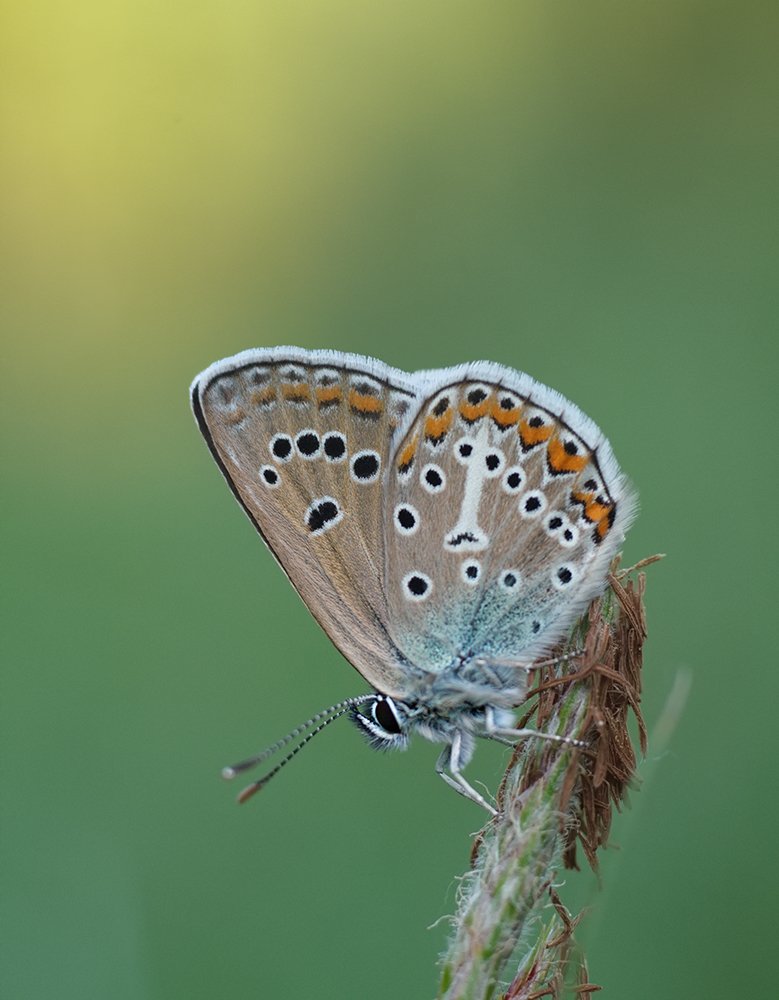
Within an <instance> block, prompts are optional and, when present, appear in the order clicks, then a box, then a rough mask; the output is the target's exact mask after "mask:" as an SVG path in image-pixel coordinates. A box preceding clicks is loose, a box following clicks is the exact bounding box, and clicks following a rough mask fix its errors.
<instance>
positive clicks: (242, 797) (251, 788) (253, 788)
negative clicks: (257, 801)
mask: <svg viewBox="0 0 779 1000" xmlns="http://www.w3.org/2000/svg"><path fill="white" fill-rule="evenodd" d="M263 784H264V782H262V781H255V782H254V783H253V784H251V785H247V787H246V788H244V790H243V791H242V792H241V793H240V794H239V795H238V798H237V799H236V801H237V802H238V805H240V806H242V805H243V804H244V802H247V801H248V800H249V799H250V798H251V797H252V795H256V794H257V792H259V790H260V789H261V788H262V786H263Z"/></svg>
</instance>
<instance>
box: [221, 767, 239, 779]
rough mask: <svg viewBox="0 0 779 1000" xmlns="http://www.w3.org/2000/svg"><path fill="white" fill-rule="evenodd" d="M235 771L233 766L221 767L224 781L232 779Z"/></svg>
mask: <svg viewBox="0 0 779 1000" xmlns="http://www.w3.org/2000/svg"><path fill="white" fill-rule="evenodd" d="M237 773H238V772H237V771H236V770H235V768H234V767H223V768H222V777H223V778H224V780H225V781H232V779H233V778H234V777H235V776H236V774H237Z"/></svg>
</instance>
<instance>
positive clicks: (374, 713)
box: [349, 692, 414, 750]
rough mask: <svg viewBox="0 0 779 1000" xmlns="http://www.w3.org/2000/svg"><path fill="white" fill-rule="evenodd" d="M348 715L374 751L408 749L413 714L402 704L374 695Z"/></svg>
mask: <svg viewBox="0 0 779 1000" xmlns="http://www.w3.org/2000/svg"><path fill="white" fill-rule="evenodd" d="M349 714H350V718H351V720H352V722H354V724H355V725H356V726H357V728H358V729H359V730H360V732H361V733H362V734H363V735H364V736H365V738H366V739H367V741H368V743H369V745H370V746H371V747H372V748H373V749H374V750H405V749H406V747H407V746H408V739H409V730H410V726H411V724H412V721H413V718H414V711H413V709H412V708H411V706H410V705H407V704H406V703H405V702H402V701H396V700H395V699H394V698H390V697H389V696H388V695H385V694H379V693H378V692H377V693H376V694H374V695H373V696H371V697H370V698H369V699H368V701H366V702H364V703H363V704H362V705H361V706H360V707H359V708H358V707H357V706H356V705H355V706H354V707H353V708H352V709H351V712H350V713H349Z"/></svg>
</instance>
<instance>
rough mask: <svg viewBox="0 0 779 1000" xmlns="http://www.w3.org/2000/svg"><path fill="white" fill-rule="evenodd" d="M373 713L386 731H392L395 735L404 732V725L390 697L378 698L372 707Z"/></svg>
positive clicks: (374, 717)
mask: <svg viewBox="0 0 779 1000" xmlns="http://www.w3.org/2000/svg"><path fill="white" fill-rule="evenodd" d="M371 715H372V716H373V721H374V722H375V723H376V724H377V725H378V726H381V728H382V729H383V730H384V731H385V732H386V733H392V735H393V736H396V735H398V734H399V733H402V732H403V727H402V726H401V724H400V719H399V718H398V716H397V712H396V711H395V705H394V703H393V702H392V701H391V699H389V698H377V699H376V701H374V703H373V705H372V707H371Z"/></svg>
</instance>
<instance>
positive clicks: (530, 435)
mask: <svg viewBox="0 0 779 1000" xmlns="http://www.w3.org/2000/svg"><path fill="white" fill-rule="evenodd" d="M553 432H554V427H553V426H552V424H541V426H540V427H531V426H530V424H529V423H528V422H527V420H523V421H522V422H521V423H520V425H519V437H520V440H521V441H522V447H523V448H535V446H536V445H538V444H541V443H542V442H543V441H547V440H548V439H549V438H550V437H551V436H552V434H553Z"/></svg>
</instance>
